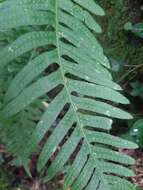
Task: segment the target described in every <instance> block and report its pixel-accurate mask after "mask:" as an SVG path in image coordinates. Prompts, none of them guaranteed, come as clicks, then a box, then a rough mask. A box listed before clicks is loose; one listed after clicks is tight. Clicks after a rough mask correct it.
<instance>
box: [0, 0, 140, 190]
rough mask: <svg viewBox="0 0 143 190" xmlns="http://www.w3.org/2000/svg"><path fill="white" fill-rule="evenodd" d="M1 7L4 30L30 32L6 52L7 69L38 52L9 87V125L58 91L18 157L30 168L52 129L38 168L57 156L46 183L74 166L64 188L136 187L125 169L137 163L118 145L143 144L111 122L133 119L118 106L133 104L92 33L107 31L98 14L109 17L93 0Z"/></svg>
mask: <svg viewBox="0 0 143 190" xmlns="http://www.w3.org/2000/svg"><path fill="white" fill-rule="evenodd" d="M0 9H1V12H0V29H1V30H4V31H6V30H14V29H17V30H20V29H23V28H25V27H30V30H29V31H26V32H24V33H23V34H21V36H19V37H18V38H17V39H16V40H14V41H13V42H12V43H11V44H9V45H7V46H6V47H4V48H3V49H1V51H0V72H2V71H3V70H4V68H6V67H7V66H8V65H9V64H12V63H13V60H17V59H18V58H19V57H23V56H24V55H25V54H28V53H29V52H31V51H33V50H35V51H36V52H37V56H36V57H34V58H32V60H30V61H29V62H28V63H27V64H26V65H25V66H24V67H23V69H22V70H21V71H20V72H19V73H18V74H17V75H16V76H15V78H14V79H13V80H12V82H11V84H10V85H9V88H8V90H7V92H6V94H5V97H4V105H3V107H2V109H1V117H2V118H3V121H4V120H5V123H6V120H8V119H9V118H11V119H12V118H14V117H15V115H18V114H20V113H21V112H22V111H23V110H25V109H26V108H28V107H30V106H32V105H33V104H34V103H35V102H37V101H41V103H43V99H42V98H45V97H46V96H47V93H49V92H53V91H54V92H55V93H54V95H53V94H52V98H51V100H50V101H49V100H47V102H48V106H47V109H46V110H45V111H44V113H43V115H42V116H41V119H39V121H38V122H37V121H36V122H35V123H36V124H35V125H36V126H35V129H33V132H32V134H30V135H29V140H28V142H27V145H26V143H25V142H24V144H25V147H24V148H23V153H21V151H18V152H17V154H16V156H17V157H18V158H20V160H21V162H23V163H22V164H23V165H24V166H25V160H28V158H29V157H30V155H31V154H32V153H33V152H34V151H35V150H36V148H38V144H39V143H40V142H41V140H42V139H43V138H44V136H45V134H46V133H47V132H49V131H50V132H51V134H50V136H49V138H48V139H47V140H46V142H45V143H44V146H43V147H42V150H41V151H40V153H39V158H38V163H37V169H38V171H39V172H41V171H42V170H43V169H44V167H45V166H46V164H47V162H48V161H49V160H50V158H51V157H52V156H53V155H54V160H53V162H52V163H51V165H50V166H49V167H48V168H46V176H44V180H45V181H47V180H50V179H52V178H53V177H54V176H55V175H56V174H57V173H58V172H60V171H65V168H68V169H67V170H66V171H65V183H64V189H67V188H69V187H71V188H72V190H82V189H85V190H93V189H95V190H114V189H116V190H117V189H118V190H124V189H126V190H127V189H131V190H132V189H134V187H133V186H132V185H131V184H130V183H129V182H127V181H126V180H123V179H122V177H130V176H133V175H134V173H133V172H132V171H131V170H130V169H128V167H126V166H128V165H132V164H134V160H133V159H131V158H130V157H128V156H125V155H123V154H121V153H119V152H118V148H137V145H136V144H134V143H132V142H128V141H125V140H122V139H120V138H118V137H114V136H112V135H110V134H108V132H109V130H110V129H111V125H112V118H120V119H131V118H132V117H131V115H130V114H129V113H127V112H125V111H122V110H121V109H119V108H118V107H115V103H116V104H117V103H121V104H128V103H129V101H128V100H127V99H126V98H125V97H124V96H123V95H122V94H121V93H120V92H119V90H121V87H120V86H119V85H118V84H116V83H114V82H113V80H112V77H111V74H110V72H109V69H110V64H109V61H108V59H107V58H106V56H105V55H104V53H103V49H102V47H101V45H100V44H99V43H98V41H97V40H96V38H95V36H94V35H93V32H92V31H95V32H98V33H100V32H101V27H100V26H99V25H98V23H97V22H96V21H95V20H94V19H93V17H92V14H96V15H100V16H102V15H104V11H103V9H102V8H101V7H100V6H99V5H97V3H95V2H94V0H90V1H89V0H84V1H83V0H73V1H72V0H66V1H65V0H20V1H19V0H10V1H9V0H6V1H5V2H3V3H1V7H0ZM24 31H25V30H24ZM51 67H52V68H53V69H52V70H51V71H50V72H49V68H51ZM111 102H114V106H113V105H111ZM29 112H30V111H29ZM29 112H28V113H29ZM61 113H62V116H61ZM55 122H56V127H53V124H54V123H55ZM15 134H16V133H15ZM23 140H25V139H23ZM17 143H19V142H17ZM20 143H22V142H21V141H20ZM58 147H60V150H58ZM18 153H19V155H18ZM55 153H56V155H55ZM73 154H74V159H72V163H70V164H69V162H68V161H69V160H70V158H71V157H72V155H73ZM67 166H68V167H67ZM116 176H118V177H116ZM121 184H122V185H121Z"/></svg>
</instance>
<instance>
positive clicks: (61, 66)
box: [55, 0, 107, 184]
mask: <svg viewBox="0 0 143 190" xmlns="http://www.w3.org/2000/svg"><path fill="white" fill-rule="evenodd" d="M58 12H59V10H58V0H55V22H56V25H55V32H56V44H57V54H58V60H59V66H60V68H59V69H60V72H61V75H62V78H63V82H64V86H65V90H66V92H67V95H68V97H69V102H70V104H71V106H72V108H73V111H74V113H75V117H76V120H77V123H78V125H79V127H80V131H81V133H82V135H83V138H84V139H85V141H86V144H87V146H88V148H89V153H90V155H91V156H92V158H93V160H94V162H95V167H96V169H97V170H98V172H97V173H98V174H99V175H100V178H101V179H102V181H104V182H105V184H107V181H106V180H105V179H104V178H103V173H102V171H101V168H98V164H97V163H96V162H97V159H96V158H95V156H96V154H95V153H93V151H92V148H91V146H90V142H89V141H88V139H87V137H86V134H85V132H84V129H83V125H82V123H81V122H80V119H79V117H78V114H77V111H76V110H77V107H76V105H75V104H74V102H73V101H72V98H71V94H70V91H69V89H68V86H67V79H65V73H64V68H63V65H62V61H61V53H60V45H59V37H58V36H59V35H58V34H59V22H58Z"/></svg>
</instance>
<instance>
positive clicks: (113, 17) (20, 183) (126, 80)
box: [0, 0, 143, 190]
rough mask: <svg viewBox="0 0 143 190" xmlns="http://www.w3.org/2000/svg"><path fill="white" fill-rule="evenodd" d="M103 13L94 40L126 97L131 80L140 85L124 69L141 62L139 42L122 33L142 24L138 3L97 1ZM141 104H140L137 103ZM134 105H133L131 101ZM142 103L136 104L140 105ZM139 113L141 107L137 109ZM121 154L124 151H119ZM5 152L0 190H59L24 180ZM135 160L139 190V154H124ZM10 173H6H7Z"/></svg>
mask: <svg viewBox="0 0 143 190" xmlns="http://www.w3.org/2000/svg"><path fill="white" fill-rule="evenodd" d="M97 2H99V4H100V5H102V7H103V8H104V9H105V12H106V16H105V17H103V18H98V21H99V23H100V25H101V26H102V28H103V31H104V32H103V34H101V35H98V39H99V41H100V42H101V44H102V45H103V47H104V49H105V53H106V55H107V56H108V58H109V59H110V61H111V64H112V70H113V75H114V78H115V80H117V81H119V82H120V84H121V85H122V87H123V88H124V90H125V91H127V92H126V93H127V94H128V88H129V86H130V82H131V81H132V80H137V79H138V78H139V79H140V80H142V81H143V77H142V76H143V70H142V68H140V70H137V71H134V72H133V75H132V76H133V77H130V75H128V72H129V70H128V69H126V68H127V67H126V66H127V65H139V64H141V63H142V60H143V40H141V39H138V38H136V37H133V36H132V35H129V34H127V33H126V32H125V31H124V24H125V23H126V22H129V21H130V22H132V23H137V22H143V14H142V13H143V12H142V10H141V6H142V5H143V1H142V0H97ZM141 101H142V100H141ZM135 103H136V101H135ZM141 103H142V105H143V101H142V102H140V104H141ZM141 110H143V107H142V108H141ZM123 151H124V150H123ZM3 152H5V150H4V148H3V147H2V146H0V165H1V167H0V190H29V189H30V190H60V188H61V186H62V183H63V180H62V178H61V177H60V178H58V179H57V178H56V179H55V180H54V181H53V182H51V183H50V184H47V185H46V186H41V185H40V182H39V181H38V180H37V179H36V178H35V179H33V180H30V179H27V178H26V175H25V173H24V171H23V169H22V168H20V169H17V168H14V167H10V168H9V166H8V164H7V159H6V160H5V158H4V157H3V156H1V155H2V154H3ZM124 152H125V153H127V154H129V155H131V156H133V157H134V158H135V159H136V166H135V168H134V170H135V172H136V174H137V175H136V177H135V178H133V179H132V181H133V182H134V183H135V184H136V185H138V186H140V187H141V188H142V189H143V152H141V151H140V150H137V151H129V150H126V151H124ZM9 171H10V172H9Z"/></svg>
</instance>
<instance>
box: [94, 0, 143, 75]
mask: <svg viewBox="0 0 143 190" xmlns="http://www.w3.org/2000/svg"><path fill="white" fill-rule="evenodd" d="M98 2H99V4H100V5H101V6H102V7H103V8H104V9H105V12H106V16H105V17H103V18H99V22H100V23H101V25H102V26H103V31H104V32H103V34H102V35H101V36H99V40H100V41H101V43H102V44H103V46H104V50H105V53H106V54H107V56H109V57H110V58H112V59H115V60H119V61H120V62H121V63H122V66H123V65H138V64H140V63H142V60H143V41H141V40H140V39H138V38H136V37H134V36H132V35H131V34H128V33H127V32H126V31H124V25H125V23H127V22H129V21H131V22H138V21H139V20H140V19H141V18H142V16H141V11H140V4H138V3H136V4H135V5H134V4H133V1H129V0H116V1H115V0H106V1H105V0H98ZM123 72H124V71H123ZM121 73H122V72H121ZM121 73H120V74H121ZM120 74H119V75H120ZM121 75H122V74H121ZM118 77H120V76H118Z"/></svg>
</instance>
